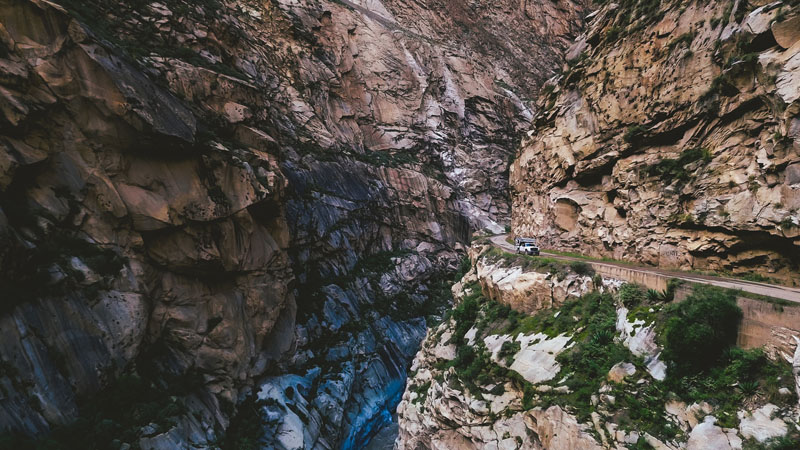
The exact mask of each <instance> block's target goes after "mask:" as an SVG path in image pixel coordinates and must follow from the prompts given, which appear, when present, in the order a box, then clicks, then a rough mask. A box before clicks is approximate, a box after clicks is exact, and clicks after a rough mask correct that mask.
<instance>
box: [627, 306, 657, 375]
mask: <svg viewBox="0 0 800 450" xmlns="http://www.w3.org/2000/svg"><path fill="white" fill-rule="evenodd" d="M616 329H617V331H618V332H620V333H621V337H622V340H623V341H622V342H623V344H624V345H625V346H626V347H628V348H629V349H630V351H631V353H633V354H634V355H636V356H642V357H644V359H645V361H644V362H645V364H646V365H647V372H648V373H649V374H650V376H652V377H653V378H655V379H656V380H659V381H662V380H664V379H665V378H666V376H667V365H666V363H664V362H663V361H661V360H660V359H659V356H660V355H661V348H659V346H658V344H656V331H655V324H654V323H651V324H648V325H646V326H645V322H644V321H643V320H639V319H637V320H635V321H633V322H628V309H627V308H625V307H621V308H619V309H618V310H617V324H616Z"/></svg>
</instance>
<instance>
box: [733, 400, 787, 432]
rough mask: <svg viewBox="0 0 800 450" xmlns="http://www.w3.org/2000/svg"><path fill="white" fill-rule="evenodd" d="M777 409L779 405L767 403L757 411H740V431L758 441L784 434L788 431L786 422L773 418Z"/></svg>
mask: <svg viewBox="0 0 800 450" xmlns="http://www.w3.org/2000/svg"><path fill="white" fill-rule="evenodd" d="M777 410H778V407H777V406H775V405H773V404H771V403H767V404H766V405H764V406H762V407H761V408H759V409H757V410H755V411H739V413H738V416H739V433H740V434H741V435H742V436H743V437H744V438H746V439H747V438H752V439H755V440H756V441H758V442H765V441H767V440H769V439H771V438H774V437H780V436H784V435H785V434H786V433H787V431H788V428H787V426H786V422H784V421H783V420H781V419H779V418H775V419H773V418H772V416H773V414H774V413H775V412H776V411H777Z"/></svg>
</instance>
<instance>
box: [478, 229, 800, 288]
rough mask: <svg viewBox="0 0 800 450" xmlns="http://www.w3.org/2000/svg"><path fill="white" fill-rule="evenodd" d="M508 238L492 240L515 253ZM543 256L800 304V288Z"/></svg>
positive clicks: (558, 256)
mask: <svg viewBox="0 0 800 450" xmlns="http://www.w3.org/2000/svg"><path fill="white" fill-rule="evenodd" d="M507 238H508V234H499V235H495V236H492V237H491V238H490V240H491V241H492V243H493V244H494V245H495V246H496V247H498V248H500V249H502V250H505V251H507V252H511V253H514V252H515V248H514V245H513V244H509V243H508V241H506V239H507ZM542 256H547V257H548V258H553V259H560V260H562V261H586V262H591V263H592V264H596V265H600V266H616V267H624V268H626V269H628V270H631V271H634V272H643V273H652V274H657V275H662V276H666V277H669V278H677V279H679V280H684V281H688V282H691V283H700V284H710V285H712V286H719V287H722V288H728V289H736V290H740V291H745V292H750V293H753V294H759V295H766V296H769V297H775V298H779V299H783V300H788V301H791V302H797V303H800V288H792V287H787V286H779V285H775V284H768V283H758V282H755V281H746V280H737V279H735V278H725V277H713V276H708V275H697V274H693V273H686V272H675V271H671V270H663V269H658V268H655V267H646V266H636V265H633V264H622V263H615V262H607V261H589V260H585V259H580V258H574V257H571V256H563V255H557V254H554V253H548V252H545V251H543V252H542Z"/></svg>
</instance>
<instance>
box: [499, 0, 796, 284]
mask: <svg viewBox="0 0 800 450" xmlns="http://www.w3.org/2000/svg"><path fill="white" fill-rule="evenodd" d="M767 3H768V2H765V1H751V2H746V1H732V2H729V1H716V2H690V3H688V4H683V3H679V2H663V3H661V4H658V5H655V6H653V5H652V4H651V3H648V2H624V3H619V4H618V3H609V4H607V5H605V6H602V7H601V8H600V9H599V10H598V11H597V12H595V13H593V15H592V17H591V19H590V21H589V25H588V30H587V32H586V33H585V34H584V35H583V36H582V37H581V38H579V39H578V40H577V42H576V44H575V45H574V46H573V47H572V48H571V49H570V51H569V52H568V58H569V59H570V61H569V62H568V64H567V65H565V68H564V72H563V74H562V75H561V76H560V77H558V78H556V79H554V80H553V81H552V83H551V84H550V85H549V86H548V87H547V88H546V90H547V91H548V93H547V94H546V95H544V96H543V97H542V102H543V105H544V108H543V109H542V110H541V111H540V113H539V115H538V116H537V118H536V119H535V121H534V122H535V125H534V128H533V129H532V130H531V131H530V132H529V133H528V136H529V137H528V138H527V139H526V140H525V142H523V144H522V147H521V149H520V151H519V153H518V155H517V157H516V160H515V162H514V164H513V165H512V168H511V187H512V191H513V193H512V197H513V218H512V223H513V228H514V232H515V233H516V234H520V235H534V236H537V237H539V238H540V240H541V242H542V243H543V244H544V246H545V247H552V248H558V249H563V250H577V251H580V252H583V253H587V254H591V255H594V256H603V257H613V258H617V259H625V260H631V261H637V262H643V263H646V264H652V265H659V266H664V267H680V268H684V269H691V268H694V269H713V270H722V271H729V272H735V273H748V272H751V271H752V272H757V273H759V274H761V275H767V276H771V277H774V278H781V279H783V280H785V281H786V282H793V281H794V282H796V280H797V272H798V267H799V266H798V264H799V263H798V259H797V255H799V254H800V252H798V245H800V240H798V237H799V236H800V226H798V225H800V216H798V210H799V208H800V203H798V201H800V197H798V192H800V187H799V186H800V185H798V182H799V181H800V178H798V177H797V173H798V170H800V165H799V164H798V162H800V160H798V148H800V134H798V130H800V128H798V124H800V118H798V98H797V91H798V84H797V79H798V65H797V60H798V57H800V54H799V53H798V51H799V50H800V47H798V36H797V33H796V29H797V21H798V19H797V17H796V16H797V14H798V10H797V5H796V2H793V1H789V2H777V3H770V4H769V5H767Z"/></svg>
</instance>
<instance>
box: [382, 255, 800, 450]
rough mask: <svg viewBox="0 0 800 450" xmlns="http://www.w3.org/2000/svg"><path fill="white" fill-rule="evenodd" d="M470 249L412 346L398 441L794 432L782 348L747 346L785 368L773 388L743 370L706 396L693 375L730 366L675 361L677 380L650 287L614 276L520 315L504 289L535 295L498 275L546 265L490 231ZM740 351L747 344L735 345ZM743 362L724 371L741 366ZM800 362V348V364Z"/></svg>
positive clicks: (733, 445)
mask: <svg viewBox="0 0 800 450" xmlns="http://www.w3.org/2000/svg"><path fill="white" fill-rule="evenodd" d="M481 250H483V251H481ZM470 253H471V254H472V255H473V257H474V259H473V269H472V270H471V271H470V272H469V273H467V274H466V275H465V276H464V278H462V280H461V282H460V283H457V284H456V285H455V286H454V288H453V293H454V295H455V297H456V303H457V306H456V308H455V309H454V310H453V312H452V313H451V314H450V315H449V316H448V317H447V318H446V320H445V321H444V322H443V323H441V324H439V325H438V327H435V328H432V329H431V330H429V332H428V335H427V336H426V338H425V340H424V341H423V344H422V349H421V350H420V352H419V353H418V354H417V356H416V357H415V358H414V362H413V364H412V367H411V374H410V378H409V381H408V386H407V388H406V391H405V392H404V394H403V398H402V401H401V402H400V405H399V406H398V408H397V414H398V419H399V429H400V434H399V438H398V440H397V442H396V444H395V448H396V449H428V448H431V449H435V448H444V449H452V448H459V449H461V448H465V449H481V448H507V449H572V448H587V449H589V448H597V449H599V448H628V447H629V446H632V445H637V446H649V447H652V448H656V449H679V448H685V449H702V448H720V449H737V448H738V449H741V448H742V447H743V444H744V443H745V442H751V443H752V442H753V441H756V442H758V443H760V444H765V445H768V444H769V443H771V442H775V441H774V440H776V439H782V441H780V442H782V443H786V444H787V445H796V441H797V439H796V436H795V435H794V434H791V433H790V429H791V427H792V425H793V424H794V423H795V421H796V417H797V414H798V411H800V410H798V407H799V405H798V403H797V399H796V397H794V394H793V392H792V391H791V389H792V388H796V387H797V384H796V383H795V380H793V379H789V378H791V377H790V376H789V373H790V368H789V367H788V365H786V362H785V361H782V358H779V360H777V361H776V360H772V361H770V360H768V359H766V357H764V354H763V353H759V352H753V353H750V354H749V356H746V357H745V358H746V359H747V358H752V359H751V360H752V361H759V362H757V363H756V364H758V365H763V366H769V367H770V368H769V369H768V371H769V372H770V373H773V374H777V373H780V375H769V376H768V377H771V378H769V379H770V380H772V381H770V382H771V383H776V389H777V391H775V392H774V393H773V394H767V393H766V392H764V391H761V390H760V389H761V388H760V386H762V384H760V383H764V381H753V380H747V379H745V378H744V377H741V376H737V377H735V378H733V379H731V380H729V381H733V382H732V383H730V382H729V381H726V382H724V383H723V384H722V385H720V386H719V389H720V390H721V391H724V393H723V392H716V393H715V392H714V391H713V390H712V388H709V387H705V388H700V387H698V388H697V389H704V390H703V391H702V392H704V393H705V394H704V395H708V396H709V401H686V400H685V397H686V396H687V393H684V392H682V391H681V389H684V386H689V385H691V384H692V383H694V381H692V380H694V379H697V378H698V377H699V378H701V379H703V380H706V381H702V383H707V385H708V384H713V383H717V382H718V380H717V379H716V378H715V377H722V376H724V375H722V372H723V371H722V370H720V371H717V372H714V374H715V375H712V376H711V377H710V378H705V377H708V374H704V373H702V372H698V373H693V374H691V375H690V376H688V377H686V378H682V379H681V381H680V382H676V377H681V375H679V374H676V373H674V372H673V373H671V375H670V376H671V377H672V378H671V379H667V377H666V375H667V364H666V363H665V362H664V361H663V360H662V357H661V355H662V354H663V353H662V348H661V345H663V342H665V341H664V339H661V338H663V336H661V338H659V336H657V333H662V332H663V330H664V328H663V322H664V321H668V320H669V319H668V317H667V316H664V315H659V312H660V311H667V312H668V311H669V310H670V309H671V308H670V307H667V306H666V305H665V304H663V303H661V301H660V300H659V301H657V302H656V303H650V304H638V303H636V302H635V301H632V300H631V298H633V296H635V295H639V296H641V297H644V296H645V292H644V291H643V290H637V289H639V288H636V287H635V286H633V285H624V286H620V283H619V282H618V281H616V280H604V281H603V283H598V285H597V286H596V287H597V288H598V289H602V290H604V291H606V293H605V294H600V293H597V292H595V293H584V294H582V295H580V296H577V297H572V298H569V299H567V300H566V301H565V302H562V303H560V304H555V305H554V306H552V307H551V306H550V305H549V300H545V301H540V302H539V303H537V304H539V305H541V306H540V307H539V308H538V309H534V310H525V311H520V312H522V314H519V313H515V311H508V310H506V309H505V308H506V307H507V305H509V303H506V302H505V301H504V299H508V298H517V297H516V296H528V295H531V294H530V291H531V286H530V285H529V284H528V283H520V284H519V285H518V287H517V290H518V291H519V292H517V293H516V295H513V294H511V293H510V292H505V293H504V295H503V296H500V297H497V298H492V297H490V296H489V295H490V293H491V292H492V288H491V286H494V284H493V283H494V281H492V280H496V279H497V278H503V277H506V276H507V274H508V273H509V271H510V270H512V271H518V272H520V273H521V274H520V275H518V278H520V279H523V280H527V278H524V275H529V274H531V272H536V270H537V269H538V270H541V267H536V268H534V267H525V263H526V262H527V261H532V260H533V258H529V259H526V258H524V257H523V258H520V257H517V256H516V255H512V254H504V255H505V260H506V262H505V264H497V263H496V262H497V260H498V259H499V257H500V255H499V253H498V252H497V251H494V252H486V251H485V249H483V247H482V246H481V245H480V244H476V245H473V247H472V248H471V250H470ZM518 258H519V259H518ZM487 260H488V262H487ZM515 260H516V262H514V261H515ZM481 267H483V269H481ZM490 267H494V269H488V268H490ZM565 277H566V278H565V279H569V278H573V279H574V278H579V276H578V275H576V274H574V273H567V274H566V275H565ZM538 280H539V281H538V283H539V284H540V285H542V286H539V287H540V288H544V289H537V290H536V292H538V293H539V295H542V296H544V297H546V298H548V299H549V297H550V295H551V294H550V290H549V289H547V288H548V287H549V286H552V284H553V282H554V281H553V280H547V279H545V278H539V279H538ZM486 286H489V288H488V289H487V288H486ZM513 289H514V285H513V284H512V285H510V286H509V287H508V289H507V291H510V290H513ZM609 292H613V293H615V294H614V295H613V296H612V295H608V293H609ZM623 301H624V302H625V304H628V305H629V306H630V307H631V309H629V308H628V307H625V306H624V305H623ZM687 301H690V300H687ZM526 304H531V303H530V302H529V303H519V305H521V306H522V307H523V308H524V307H525V305H526ZM585 314H589V315H590V316H589V317H587V316H585ZM563 324H570V325H568V326H566V327H564V326H563ZM687 332H688V330H687ZM736 352H742V350H736V351H734V350H733V349H731V354H734V353H736ZM742 354H744V353H743V352H742ZM609 355H615V356H613V357H612V358H608V356H609ZM774 356H777V355H774ZM788 359H790V360H791V358H788ZM742 361H744V360H741V361H739V362H736V363H733V365H732V366H729V368H728V369H726V370H737V369H735V368H733V367H734V366H736V365H738V364H742V363H743V362H742ZM672 362H674V361H671V363H672ZM790 362H791V361H790ZM796 363H797V357H795V360H794V366H795V367H794V369H795V370H794V374H795V376H796V374H797V370H796V366H797V364H796ZM598 367H602V369H600V371H596V369H597V368H598ZM672 367H673V368H674V365H673V366H672ZM590 373H591V374H592V376H589V375H588V374H590ZM778 384H780V385H781V387H779V388H777V385H778ZM690 389H695V388H694V387H692V388H690ZM732 390H733V391H734V392H737V393H739V394H734V395H731V391H732ZM696 392H699V391H696ZM696 395H697V394H696V393H693V394H691V395H690V397H692V398H694V397H696ZM682 398H683V400H681V399H682ZM723 399H727V400H723ZM710 401H713V404H712V403H710ZM773 401H774V402H777V403H779V405H777V404H774V403H772V402H773ZM725 402H734V403H733V404H731V403H728V404H727V405H726V404H725ZM656 423H658V424H659V425H657V426H654V424H656Z"/></svg>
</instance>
